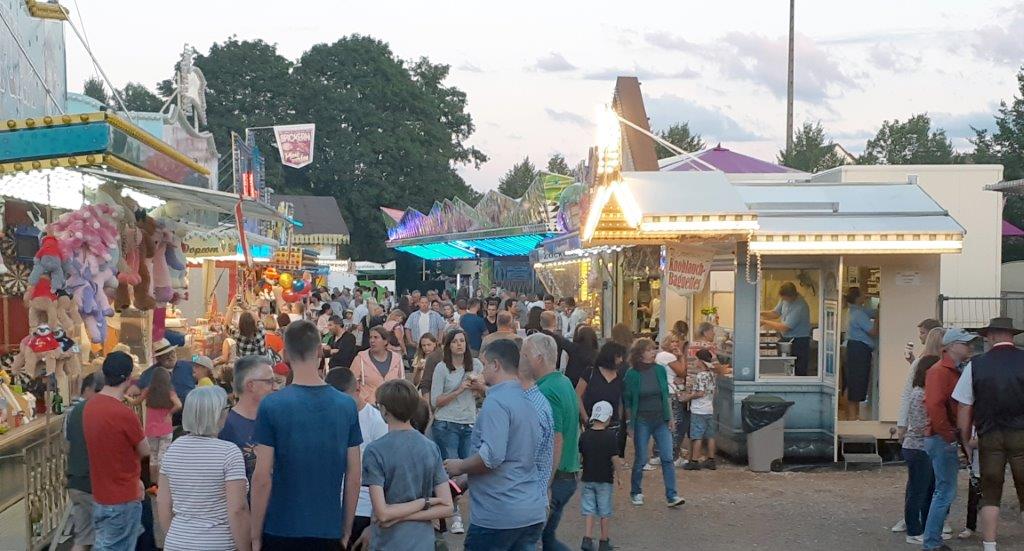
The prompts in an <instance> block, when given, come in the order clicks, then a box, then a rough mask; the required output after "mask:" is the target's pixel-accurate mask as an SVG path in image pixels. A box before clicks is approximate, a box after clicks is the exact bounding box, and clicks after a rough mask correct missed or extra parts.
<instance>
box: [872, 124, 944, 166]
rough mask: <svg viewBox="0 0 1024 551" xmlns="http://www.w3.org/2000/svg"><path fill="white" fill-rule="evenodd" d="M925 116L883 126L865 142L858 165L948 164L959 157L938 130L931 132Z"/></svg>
mask: <svg viewBox="0 0 1024 551" xmlns="http://www.w3.org/2000/svg"><path fill="white" fill-rule="evenodd" d="M931 125H932V121H931V118H930V117H928V115H927V114H926V113H922V114H920V115H914V116H912V117H910V118H909V119H907V121H906V122H900V121H899V120H898V119H893V120H892V121H884V122H882V128H880V129H879V130H878V134H876V135H875V137H874V138H872V139H870V140H868V142H867V145H866V146H865V148H864V154H863V155H861V156H860V158H859V159H858V161H857V162H858V163H860V164H865V165H875V164H887V165H910V164H949V163H953V162H956V161H957V160H958V157H957V155H956V153H955V152H954V151H953V143H952V142H950V141H949V138H947V137H946V131H945V130H942V129H941V128H939V129H936V130H932V128H931Z"/></svg>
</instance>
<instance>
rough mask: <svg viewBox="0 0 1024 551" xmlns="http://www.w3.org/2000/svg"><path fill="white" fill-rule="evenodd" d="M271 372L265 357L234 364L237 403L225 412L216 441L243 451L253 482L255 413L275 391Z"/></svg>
mask: <svg viewBox="0 0 1024 551" xmlns="http://www.w3.org/2000/svg"><path fill="white" fill-rule="evenodd" d="M275 387H276V385H275V384H274V371H273V368H271V366H270V360H268V359H267V357H266V356H243V357H241V358H239V359H238V360H236V361H235V378H234V390H235V394H237V395H238V403H237V404H235V407H233V408H231V411H229V412H228V418H227V420H226V421H225V422H224V428H223V429H221V431H220V434H219V435H218V437H219V438H220V439H221V440H226V441H228V442H232V443H234V444H235V445H236V446H238V448H239V449H241V450H242V457H243V458H244V459H245V475H246V476H247V477H248V478H249V480H250V481H251V480H252V471H253V469H254V468H255V467H256V443H255V441H254V440H253V432H254V431H255V430H256V412H257V411H259V407H260V401H261V400H263V397H264V396H266V395H268V394H270V393H271V392H273V391H275V390H277V389H276V388H275Z"/></svg>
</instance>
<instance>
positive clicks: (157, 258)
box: [152, 220, 185, 306]
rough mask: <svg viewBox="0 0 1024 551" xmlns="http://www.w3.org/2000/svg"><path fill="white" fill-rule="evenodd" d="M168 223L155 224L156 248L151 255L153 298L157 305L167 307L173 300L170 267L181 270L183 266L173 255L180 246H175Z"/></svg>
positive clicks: (169, 223)
mask: <svg viewBox="0 0 1024 551" xmlns="http://www.w3.org/2000/svg"><path fill="white" fill-rule="evenodd" d="M171 225H172V223H171V222H170V221H164V220H159V221H157V222H156V232H155V233H154V238H155V243H156V247H155V248H154V254H153V261H152V264H153V273H152V275H153V298H154V299H156V302H157V304H158V305H165V306H166V305H167V303H169V302H171V300H172V299H173V298H174V288H173V287H172V281H171V266H172V264H173V265H174V268H175V269H178V270H183V269H184V268H185V266H184V265H182V264H180V263H179V262H178V257H177V256H176V255H175V254H174V250H175V247H176V246H177V247H178V250H180V247H181V246H180V244H178V245H176V244H175V241H176V239H175V234H174V231H172V229H171Z"/></svg>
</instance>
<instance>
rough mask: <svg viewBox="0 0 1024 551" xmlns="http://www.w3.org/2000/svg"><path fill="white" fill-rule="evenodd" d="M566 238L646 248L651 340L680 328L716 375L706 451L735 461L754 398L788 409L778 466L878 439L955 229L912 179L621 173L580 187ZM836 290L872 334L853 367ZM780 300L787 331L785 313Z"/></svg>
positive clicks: (846, 312) (928, 312)
mask: <svg viewBox="0 0 1024 551" xmlns="http://www.w3.org/2000/svg"><path fill="white" fill-rule="evenodd" d="M581 239H582V242H583V246H585V247H595V246H622V247H651V246H656V247H659V248H660V255H661V270H660V271H661V275H660V277H661V279H660V292H661V296H660V307H661V312H660V317H661V320H662V323H661V327H660V330H659V334H660V336H664V335H665V334H666V332H667V331H668V330H669V329H670V328H671V327H672V325H673V324H674V322H675V321H677V320H684V321H687V322H688V324H689V334H688V335H687V337H688V339H689V342H690V343H691V347H690V354H691V355H692V354H693V353H694V352H695V351H696V350H699V349H700V348H709V349H711V350H712V351H713V352H714V353H715V355H716V356H717V359H718V361H719V363H720V364H721V365H722V369H721V370H720V372H719V377H718V387H717V396H716V400H715V416H716V419H717V422H718V426H719V432H718V437H717V438H718V447H719V449H720V450H722V451H723V452H724V453H726V454H728V455H730V456H732V457H734V458H743V457H745V455H746V438H745V436H746V435H745V434H744V433H743V431H742V426H741V418H740V405H741V402H742V401H743V399H744V398H746V397H747V396H750V395H751V394H755V393H766V394H773V395H776V396H779V397H781V398H783V399H784V400H787V401H792V402H794V405H793V406H792V408H791V409H790V410H789V412H788V413H787V415H786V422H785V424H786V431H785V455H786V457H787V458H791V459H792V458H799V459H801V460H835V459H836V458H837V453H838V450H837V438H838V436H839V435H847V434H851V435H852V434H856V435H873V436H875V437H876V438H886V437H887V436H888V434H884V433H883V432H884V431H885V430H886V429H887V428H888V425H887V424H885V423H882V422H881V421H880V420H883V419H892V418H894V417H895V414H896V412H895V410H896V408H898V404H899V393H900V391H901V389H902V388H903V384H904V381H905V380H906V376H907V372H908V369H909V364H908V363H907V362H906V360H905V359H904V353H905V349H906V345H907V342H908V341H913V342H915V343H916V342H917V327H916V326H917V323H918V322H919V321H920V320H921V319H923V318H926V317H931V316H933V315H934V312H935V308H936V296H937V295H938V294H939V262H940V256H941V255H942V254H956V253H959V252H960V250H961V249H962V246H963V239H964V230H963V228H962V227H961V226H960V225H959V224H958V223H957V222H956V220H954V219H953V218H952V217H951V216H949V214H948V213H947V212H946V211H945V210H944V209H943V208H942V206H941V205H939V204H938V203H937V202H936V201H935V200H933V199H932V198H931V197H930V196H929V195H928V194H927V193H925V192H924V191H923V190H922V189H921V188H920V187H919V186H918V185H917V184H916V183H908V182H898V183H891V184H885V183H882V184H879V183H872V184H856V183H853V184H851V183H843V184H832V183H828V184H822V183H812V182H808V181H807V180H806V179H803V180H800V181H790V182H786V181H782V182H764V181H763V180H762V181H750V182H744V181H743V180H742V178H736V177H732V178H727V177H726V175H725V174H724V173H722V172H719V171H710V170H709V171H694V172H621V173H618V174H616V175H614V176H613V177H611V178H606V179H605V181H603V182H602V183H600V184H599V185H598V186H597V187H596V188H595V189H594V191H593V193H592V196H591V202H590V210H589V212H588V213H587V223H586V224H585V226H584V230H583V231H582V232H581ZM851 289H857V291H856V293H858V294H859V295H861V297H862V298H858V299H857V305H856V306H854V308H855V309H857V308H860V309H863V311H865V312H870V319H871V320H872V323H874V322H875V320H877V324H878V333H879V336H878V338H877V339H876V341H875V342H876V346H875V348H874V351H873V353H871V355H870V365H869V366H867V368H866V369H865V365H864V364H863V360H864V357H863V355H862V356H859V357H858V358H859V361H861V363H860V364H858V365H856V366H854V365H853V364H852V363H849V362H850V361H851V360H848V358H847V354H846V351H847V343H848V337H849V336H850V335H849V330H848V325H849V320H850V317H851V310H850V308H849V306H848V305H847V304H846V301H845V300H844V297H846V296H848V295H850V290H851ZM787 294H788V295H795V297H793V299H794V300H793V301H792V302H793V303H794V304H800V307H799V308H797V309H798V310H799V311H800V312H801V313H802V315H801V316H799V317H800V319H799V321H798V322H794V321H793V320H792V319H786V312H788V311H789V309H790V308H794V307H790V306H788V304H789V303H790V301H789V300H784V298H790V297H783V296H782V295H787ZM776 311H781V312H782V313H783V316H782V317H781V318H779V319H776V318H778V316H776V315H775V314H773V312H776ZM858 314H859V313H858ZM781 321H786V322H787V323H789V325H794V326H800V327H799V328H797V327H793V328H789V327H788V326H785V327H784V326H783V325H779V323H780V322H781ZM786 329H797V330H798V331H797V333H799V334H796V333H794V331H792V330H786ZM851 385H852V386H854V387H860V388H863V387H865V386H866V397H865V399H864V401H863V402H862V403H860V404H859V407H848V406H847V400H846V397H845V390H846V389H847V388H848V387H850V386H851Z"/></svg>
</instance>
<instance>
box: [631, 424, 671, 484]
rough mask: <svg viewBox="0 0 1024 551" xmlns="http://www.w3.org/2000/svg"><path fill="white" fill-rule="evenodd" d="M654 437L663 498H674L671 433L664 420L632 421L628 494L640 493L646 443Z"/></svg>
mask: <svg viewBox="0 0 1024 551" xmlns="http://www.w3.org/2000/svg"><path fill="white" fill-rule="evenodd" d="M652 436H653V437H654V445H655V446H656V447H657V448H658V457H660V458H661V475H662V476H663V477H664V478H665V499H667V500H669V501H671V500H673V499H675V498H676V497H677V496H678V494H677V493H676V469H675V466H674V465H673V464H672V433H671V432H670V431H669V430H668V423H667V422H665V421H655V422H651V421H645V420H644V419H637V420H635V421H634V422H633V450H634V451H635V452H636V457H635V458H634V459H633V473H632V474H633V475H632V476H631V477H630V485H629V495H630V496H635V495H637V494H642V493H643V492H644V490H643V482H644V465H646V464H647V443H648V442H649V441H650V439H651V437H652Z"/></svg>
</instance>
